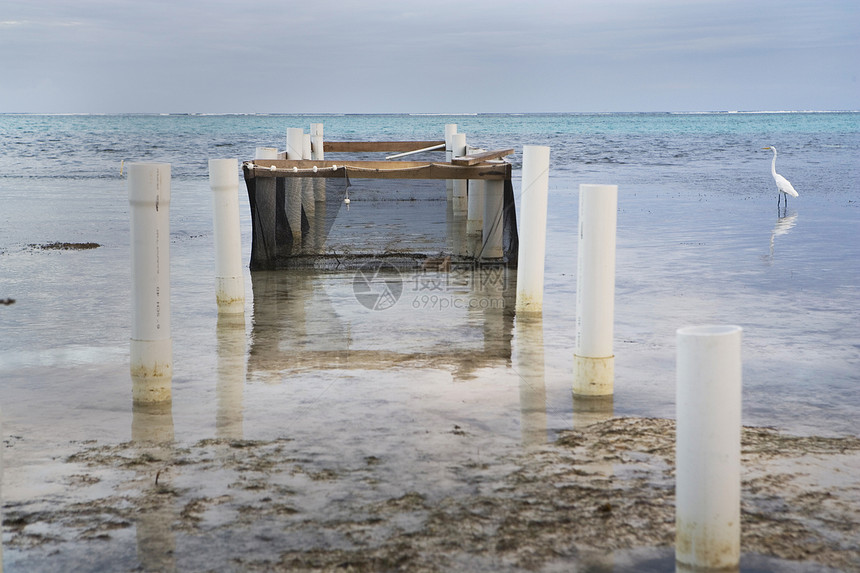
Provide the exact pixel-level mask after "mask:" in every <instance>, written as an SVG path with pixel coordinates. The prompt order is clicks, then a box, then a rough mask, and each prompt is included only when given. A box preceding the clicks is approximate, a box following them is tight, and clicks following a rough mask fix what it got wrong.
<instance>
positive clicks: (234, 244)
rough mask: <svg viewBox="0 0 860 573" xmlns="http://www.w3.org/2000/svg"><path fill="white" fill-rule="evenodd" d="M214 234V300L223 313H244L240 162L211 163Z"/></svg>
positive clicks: (215, 160)
mask: <svg viewBox="0 0 860 573" xmlns="http://www.w3.org/2000/svg"><path fill="white" fill-rule="evenodd" d="M209 186H210V187H211V188H212V199H213V203H212V205H213V216H214V227H213V231H214V233H215V300H216V301H217V302H218V312H219V313H223V314H231V313H240V312H245V277H244V275H243V273H242V236H241V232H240V230H239V162H238V160H236V159H210V160H209Z"/></svg>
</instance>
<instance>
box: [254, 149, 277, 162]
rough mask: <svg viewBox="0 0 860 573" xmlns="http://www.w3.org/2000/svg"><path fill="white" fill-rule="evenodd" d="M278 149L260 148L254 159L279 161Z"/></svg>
mask: <svg viewBox="0 0 860 573" xmlns="http://www.w3.org/2000/svg"><path fill="white" fill-rule="evenodd" d="M277 158H278V148H277V147H258V148H257V149H256V151H255V153H254V159H277Z"/></svg>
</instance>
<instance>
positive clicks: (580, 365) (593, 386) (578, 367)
mask: <svg viewBox="0 0 860 573" xmlns="http://www.w3.org/2000/svg"><path fill="white" fill-rule="evenodd" d="M614 383H615V356H607V357H605V358H590V357H587V356H577V355H576V354H574V355H573V393H574V394H579V395H581V396H609V395H611V394H613V392H614Z"/></svg>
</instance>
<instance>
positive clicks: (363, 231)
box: [244, 166, 518, 270]
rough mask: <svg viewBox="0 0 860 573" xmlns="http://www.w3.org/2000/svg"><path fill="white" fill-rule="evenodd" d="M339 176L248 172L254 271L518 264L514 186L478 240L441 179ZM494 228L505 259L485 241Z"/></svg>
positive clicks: (342, 172) (506, 185)
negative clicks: (378, 263) (378, 264)
mask: <svg viewBox="0 0 860 573" xmlns="http://www.w3.org/2000/svg"><path fill="white" fill-rule="evenodd" d="M339 171H340V172H339V173H337V174H336V176H330V177H320V176H318V175H316V176H310V174H309V175H308V176H295V175H292V174H290V175H286V174H284V175H283V176H280V175H269V174H266V176H260V175H259V174H255V170H254V169H249V168H248V167H247V166H246V168H245V169H244V174H245V183H246V185H247V189H248V197H249V200H250V207H251V222H252V227H253V239H252V246H251V263H250V267H251V270H277V269H287V268H317V269H336V268H358V267H360V266H362V265H364V264H366V263H367V262H369V261H372V260H385V261H386V262H387V263H389V264H391V265H392V266H394V267H397V268H401V269H402V268H415V267H420V266H423V265H427V264H440V265H445V264H453V263H465V262H472V261H475V262H477V261H491V262H494V263H503V264H505V265H507V266H515V265H516V257H517V249H518V236H517V222H516V209H515V206H514V192H513V186H512V184H511V181H510V180H506V181H504V192H503V201H502V202H501V203H502V206H501V209H500V210H499V211H497V212H496V215H495V216H494V217H490V220H488V221H484V222H483V225H482V226H483V227H486V229H485V230H484V231H483V232H478V233H475V232H469V228H468V225H467V213H466V212H464V211H462V210H461V211H459V212H457V211H455V209H454V208H453V206H452V201H451V200H449V198H448V191H447V189H446V180H444V179H367V178H358V177H350V176H349V170H348V169H346V168H343V167H341V168H340V170H339ZM300 175H301V174H300ZM474 187H475V185H474V184H473V188H474ZM347 198H349V202H346V201H345V199H347ZM496 226H501V253H499V252H498V249H496V251H495V252H494V253H491V251H492V249H488V241H487V240H485V237H489V236H491V234H492V232H493V231H494V230H495V231H496V232H498V231H497V229H495V227H496ZM491 254H495V255H499V254H500V255H501V256H495V257H493V256H489V255H491Z"/></svg>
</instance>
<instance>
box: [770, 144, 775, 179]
mask: <svg viewBox="0 0 860 573" xmlns="http://www.w3.org/2000/svg"><path fill="white" fill-rule="evenodd" d="M770 172H771V173H772V174H773V176H774V177H776V149H774V150H773V161H771V162H770Z"/></svg>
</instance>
